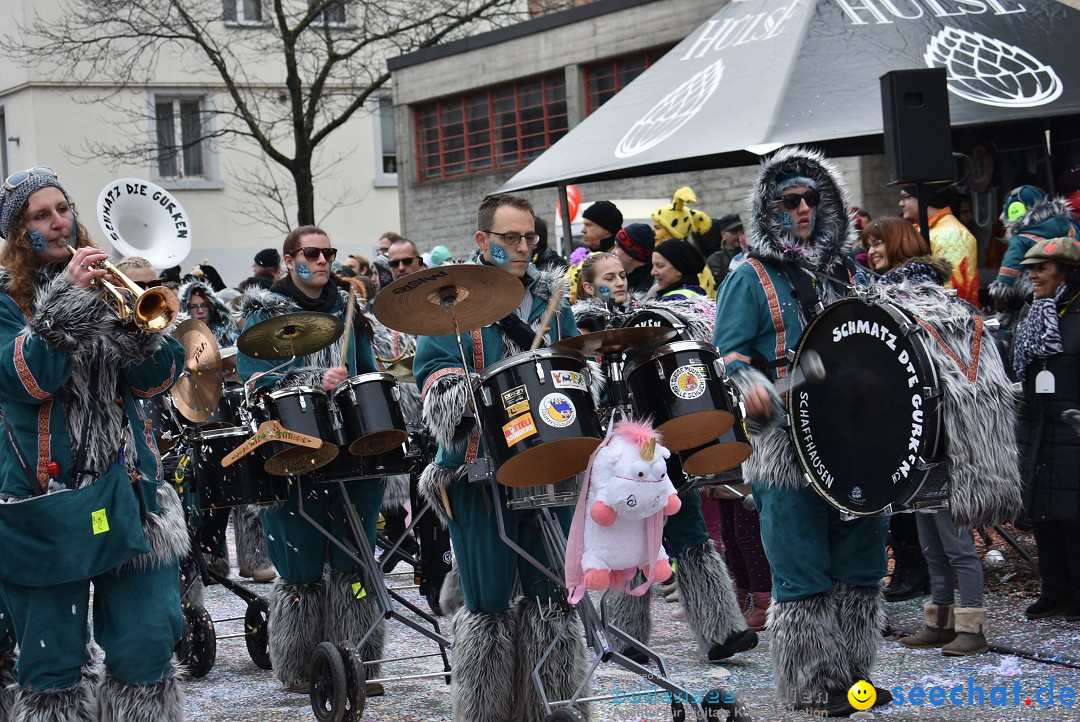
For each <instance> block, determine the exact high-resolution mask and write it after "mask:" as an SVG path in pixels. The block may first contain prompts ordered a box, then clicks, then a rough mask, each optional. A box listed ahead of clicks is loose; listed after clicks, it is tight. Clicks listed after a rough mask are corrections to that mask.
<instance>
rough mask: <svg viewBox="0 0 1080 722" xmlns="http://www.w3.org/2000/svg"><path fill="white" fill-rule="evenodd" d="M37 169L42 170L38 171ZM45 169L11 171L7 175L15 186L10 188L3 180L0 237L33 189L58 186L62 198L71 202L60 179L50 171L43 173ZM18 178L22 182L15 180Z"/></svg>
mask: <svg viewBox="0 0 1080 722" xmlns="http://www.w3.org/2000/svg"><path fill="white" fill-rule="evenodd" d="M39 170H40V171H42V172H40V173H38V172H37V171H39ZM45 170H48V169H46V168H31V169H30V170H24V171H19V172H18V173H12V174H11V175H10V176H8V180H9V181H12V184H13V185H14V186H15V187H14V188H11V189H10V190H9V189H8V181H4V185H3V187H2V188H0V238H7V237H8V233H10V232H11V227H12V226H14V225H15V219H16V218H18V217H19V214H20V213H22V209H23V206H25V205H26V202H27V201H28V200H30V196H31V195H33V194H34V192H35V191H39V190H41V189H42V188H48V187H49V186H52V187H53V188H59V189H60V192H61V193H63V194H64V198H67V201H68V203H71V197H70V196H68V193H67V191H66V190H64V186H62V185H60V179H59V178H57V177H56V174H55V173H52V172H51V171H50V172H49V173H45V172H44V171H45ZM20 178H21V179H22V182H16V181H18V180H20Z"/></svg>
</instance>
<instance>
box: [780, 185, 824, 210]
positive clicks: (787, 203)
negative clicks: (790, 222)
mask: <svg viewBox="0 0 1080 722" xmlns="http://www.w3.org/2000/svg"><path fill="white" fill-rule="evenodd" d="M802 201H806V207H807V208H816V207H817V204H818V203H820V202H821V194H820V193H818V192H817V191H816V190H814V189H813V188H811V189H810V190H808V191H806V192H805V193H785V194H784V195H782V196H780V197H779V198H778V199H777V201H776V202H777V203H779V204H780V205H782V206H783V207H784V208H785V209H786V210H789V211H793V210H795V209H796V208H798V207H799V203H801V202H802Z"/></svg>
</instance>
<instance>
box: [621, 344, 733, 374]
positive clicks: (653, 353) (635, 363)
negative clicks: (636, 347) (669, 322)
mask: <svg viewBox="0 0 1080 722" xmlns="http://www.w3.org/2000/svg"><path fill="white" fill-rule="evenodd" d="M692 349H705V350H707V351H709V352H711V353H712V354H713V356H714V357H715V358H716V359H718V358H720V352H719V351H718V350H717V349H716V346H713V345H712V344H711V343H706V342H705V341H694V340H688V341H683V340H678V341H668V342H667V343H665V344H661V345H660V346H653V347H650V348H646V349H642V350H641V353H639V354H638V355H636V356H634V358H632V359H630V360H629V361H627V362H626V363H625V364H624V365H623V376H625V377H627V378H629V376H630V374H632V373H634V372H635V371H637V370H638V369H639V368H641V366H642V365H644V364H646V363H648V362H650V361H652V360H653V359H655V358H656V357H657V356H661V355H664V356H666V355H668V354H671V353H679V352H680V351H690V350H692ZM714 360H715V359H714ZM706 365H707V364H706Z"/></svg>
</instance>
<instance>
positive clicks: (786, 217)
mask: <svg viewBox="0 0 1080 722" xmlns="http://www.w3.org/2000/svg"><path fill="white" fill-rule="evenodd" d="M776 222H777V223H779V224H780V227H781V228H783V229H784V230H785V231H790V230H791V229H792V228H794V227H795V219H794V218H792V217H791V214H790V213H784V212H783V211H780V212H779V213H777V214H776Z"/></svg>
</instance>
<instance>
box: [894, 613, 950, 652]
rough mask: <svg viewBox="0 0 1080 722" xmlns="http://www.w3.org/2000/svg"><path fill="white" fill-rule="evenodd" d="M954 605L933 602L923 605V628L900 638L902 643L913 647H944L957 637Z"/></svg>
mask: <svg viewBox="0 0 1080 722" xmlns="http://www.w3.org/2000/svg"><path fill="white" fill-rule="evenodd" d="M953 624H954V621H953V606H952V605H951V604H950V605H947V606H941V605H939V604H934V603H933V602H927V603H926V604H924V605H923V628H922V629H920V630H919V631H918V632H916V633H915V634H911V635H908V636H907V637H901V638H900V644H902V645H904V646H905V647H911V648H912V649H924V648H926V647H942V646H944V645H946V644H948V643H949V642H951V641H953V640H954V639H956V630H954V629H953Z"/></svg>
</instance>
